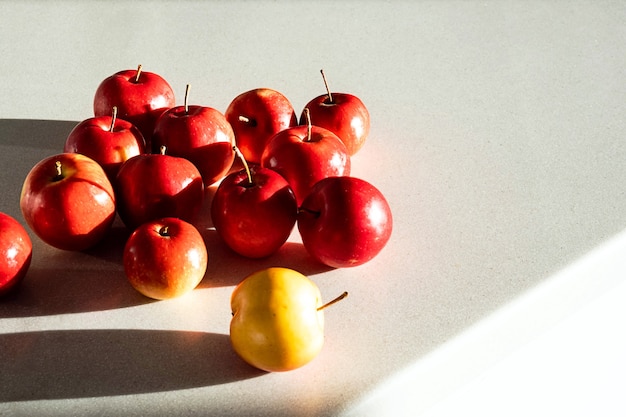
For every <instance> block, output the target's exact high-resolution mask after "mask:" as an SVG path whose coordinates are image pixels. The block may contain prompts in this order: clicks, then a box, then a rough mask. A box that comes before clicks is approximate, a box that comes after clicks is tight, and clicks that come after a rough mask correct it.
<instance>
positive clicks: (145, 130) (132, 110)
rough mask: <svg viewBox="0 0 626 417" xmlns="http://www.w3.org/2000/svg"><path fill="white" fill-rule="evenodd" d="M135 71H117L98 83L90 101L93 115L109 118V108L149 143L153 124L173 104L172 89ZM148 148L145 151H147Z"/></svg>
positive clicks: (152, 76) (157, 77)
mask: <svg viewBox="0 0 626 417" xmlns="http://www.w3.org/2000/svg"><path fill="white" fill-rule="evenodd" d="M136 77H137V69H128V70H123V71H119V72H117V73H115V74H113V75H111V76H109V77H107V78H105V79H104V80H102V82H101V83H100V85H99V86H98V88H97V89H96V92H95V95H94V102H93V110H94V115H95V116H109V115H110V114H111V113H112V111H113V106H117V108H118V117H119V118H120V119H123V120H126V121H128V122H130V123H132V124H133V125H135V126H136V127H137V128H138V129H139V130H140V131H141V134H142V135H143V137H144V139H145V141H146V144H148V145H149V144H150V142H151V139H152V132H153V131H154V125H155V123H156V121H157V119H158V118H159V116H161V113H163V112H164V111H165V110H167V109H169V108H172V107H174V106H175V105H176V99H175V97H174V90H173V89H172V87H171V86H170V85H169V83H168V82H167V81H166V80H165V79H164V78H163V77H161V76H160V75H158V74H155V73H153V72H148V71H141V72H140V74H139V80H138V81H136ZM148 149H149V148H148Z"/></svg>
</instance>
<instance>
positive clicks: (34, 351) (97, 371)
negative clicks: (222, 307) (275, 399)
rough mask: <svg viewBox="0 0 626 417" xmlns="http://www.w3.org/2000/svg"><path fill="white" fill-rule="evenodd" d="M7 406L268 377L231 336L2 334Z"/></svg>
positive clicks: (0, 381) (0, 397) (0, 379)
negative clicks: (245, 356)
mask: <svg viewBox="0 0 626 417" xmlns="http://www.w3.org/2000/svg"><path fill="white" fill-rule="evenodd" d="M0 359H1V361H2V363H3V369H2V373H1V374H0V386H1V387H2V389H0V402H9V401H31V400H49V399H67V398H85V397H103V396H111V395H129V394H140V393H150V392H161V391H171V390H179V389H187V388H194V387H203V386H210V385H219V384H225V383H228V382H234V381H239V380H243V379H248V378H254V377H258V376H260V375H263V374H264V372H263V371H260V370H257V369H256V368H253V367H251V366H249V365H248V364H246V363H245V362H243V361H242V360H241V359H240V358H239V357H238V356H237V355H236V353H235V352H234V351H233V350H232V348H231V346H230V342H229V339H228V336H227V335H224V334H215V333H203V332H190V331H166V330H110V329H109V330H57V331H38V332H24V333H12V334H2V335H0Z"/></svg>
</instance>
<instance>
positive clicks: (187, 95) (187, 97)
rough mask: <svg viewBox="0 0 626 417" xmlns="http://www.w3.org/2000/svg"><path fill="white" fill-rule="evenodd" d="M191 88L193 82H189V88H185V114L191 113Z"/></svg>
mask: <svg viewBox="0 0 626 417" xmlns="http://www.w3.org/2000/svg"><path fill="white" fill-rule="evenodd" d="M190 88H191V84H187V88H186V89H185V114H188V113H189V101H188V100H189V89H190Z"/></svg>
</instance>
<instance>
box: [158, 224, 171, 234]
mask: <svg viewBox="0 0 626 417" xmlns="http://www.w3.org/2000/svg"><path fill="white" fill-rule="evenodd" d="M159 234H160V235H161V236H169V235H170V229H169V227H168V226H163V227H161V228H160V229H159Z"/></svg>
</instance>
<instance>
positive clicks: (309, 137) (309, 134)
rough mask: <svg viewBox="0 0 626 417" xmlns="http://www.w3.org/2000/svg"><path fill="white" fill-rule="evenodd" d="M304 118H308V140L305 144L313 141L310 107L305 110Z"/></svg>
mask: <svg viewBox="0 0 626 417" xmlns="http://www.w3.org/2000/svg"><path fill="white" fill-rule="evenodd" d="M304 116H305V117H306V140H305V142H310V141H311V129H312V127H311V112H310V111H309V108H308V107H305V108H304Z"/></svg>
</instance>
